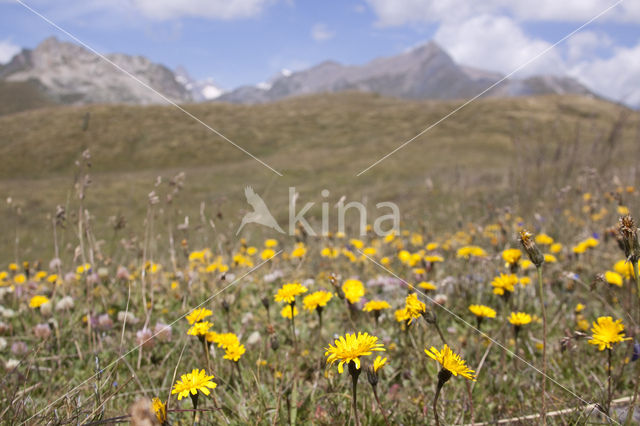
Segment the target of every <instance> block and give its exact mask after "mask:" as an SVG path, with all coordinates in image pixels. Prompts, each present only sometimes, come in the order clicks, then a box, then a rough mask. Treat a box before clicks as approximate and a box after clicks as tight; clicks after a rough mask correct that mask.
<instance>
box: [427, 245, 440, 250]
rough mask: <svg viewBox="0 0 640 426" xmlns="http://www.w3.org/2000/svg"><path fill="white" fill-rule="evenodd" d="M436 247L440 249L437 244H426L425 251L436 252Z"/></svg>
mask: <svg viewBox="0 0 640 426" xmlns="http://www.w3.org/2000/svg"><path fill="white" fill-rule="evenodd" d="M438 247H440V244H438V243H429V244H427V250H429V251H432V250H436V249H437V248H438Z"/></svg>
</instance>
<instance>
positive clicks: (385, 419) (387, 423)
mask: <svg viewBox="0 0 640 426" xmlns="http://www.w3.org/2000/svg"><path fill="white" fill-rule="evenodd" d="M371 387H372V388H373V396H374V397H375V398H376V403H377V404H378V408H379V409H380V412H381V413H382V417H384V424H385V425H387V426H389V419H387V414H386V413H385V412H384V408H382V404H380V399H378V391H377V390H376V387H375V386H371Z"/></svg>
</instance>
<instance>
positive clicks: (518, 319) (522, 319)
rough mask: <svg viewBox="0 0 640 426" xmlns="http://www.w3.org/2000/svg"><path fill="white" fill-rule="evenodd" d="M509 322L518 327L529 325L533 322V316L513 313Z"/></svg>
mask: <svg viewBox="0 0 640 426" xmlns="http://www.w3.org/2000/svg"><path fill="white" fill-rule="evenodd" d="M509 322H510V323H511V324H513V325H515V326H517V327H519V326H522V325H527V324H529V323H530V322H531V315H529V314H525V313H524V312H511V316H510V317H509Z"/></svg>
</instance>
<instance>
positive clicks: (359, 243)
mask: <svg viewBox="0 0 640 426" xmlns="http://www.w3.org/2000/svg"><path fill="white" fill-rule="evenodd" d="M349 244H351V245H352V246H353V247H355V248H357V249H361V248H362V247H364V243H363V242H362V241H360V240H357V239H355V238H352V239H350V240H349Z"/></svg>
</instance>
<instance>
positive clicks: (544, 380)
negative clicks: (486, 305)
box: [537, 266, 547, 425]
mask: <svg viewBox="0 0 640 426" xmlns="http://www.w3.org/2000/svg"><path fill="white" fill-rule="evenodd" d="M537 270H538V290H539V293H540V308H541V309H542V394H541V396H540V398H541V404H540V416H541V418H542V424H543V425H546V424H547V410H546V408H547V407H546V398H545V396H546V390H547V312H546V309H545V307H544V285H543V283H542V266H538V267H537Z"/></svg>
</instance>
